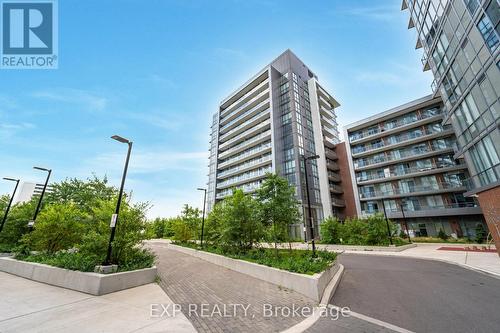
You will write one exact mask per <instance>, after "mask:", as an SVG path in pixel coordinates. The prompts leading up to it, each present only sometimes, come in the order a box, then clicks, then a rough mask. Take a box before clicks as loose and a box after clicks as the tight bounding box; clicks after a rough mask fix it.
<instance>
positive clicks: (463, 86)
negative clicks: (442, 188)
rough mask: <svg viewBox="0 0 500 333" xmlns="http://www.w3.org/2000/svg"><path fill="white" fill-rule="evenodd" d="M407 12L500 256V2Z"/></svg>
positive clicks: (419, 6)
mask: <svg viewBox="0 0 500 333" xmlns="http://www.w3.org/2000/svg"><path fill="white" fill-rule="evenodd" d="M402 9H403V10H405V9H408V11H409V13H410V20H409V25H408V27H409V28H413V27H415V28H416V31H417V44H416V48H423V51H424V55H423V58H422V63H423V68H424V70H428V69H431V70H432V72H433V74H434V78H435V79H434V82H433V84H432V88H433V90H434V92H435V93H438V92H439V93H440V94H441V96H442V97H443V100H444V112H445V116H444V124H451V125H452V126H453V129H454V131H455V133H456V137H457V143H458V144H457V145H456V147H455V157H463V158H464V159H465V161H466V163H467V165H468V167H469V171H470V173H471V177H470V179H469V181H468V186H469V187H468V191H467V193H465V195H466V196H470V195H472V196H477V197H478V198H479V203H480V204H481V208H482V210H483V213H484V216H485V218H486V222H487V224H488V227H489V230H490V232H491V234H492V236H493V238H494V239H495V243H496V246H497V249H498V250H499V253H500V187H499V185H500V158H499V156H500V130H499V124H500V63H499V60H500V56H499V54H500V38H499V36H500V32H499V29H500V27H499V21H500V9H499V0H403V4H402Z"/></svg>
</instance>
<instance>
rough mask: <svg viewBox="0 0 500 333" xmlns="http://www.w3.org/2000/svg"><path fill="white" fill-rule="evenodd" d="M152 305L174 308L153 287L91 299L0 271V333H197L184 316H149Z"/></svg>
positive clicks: (159, 290)
mask: <svg viewBox="0 0 500 333" xmlns="http://www.w3.org/2000/svg"><path fill="white" fill-rule="evenodd" d="M151 304H155V305H156V304H158V305H159V304H162V305H163V306H164V307H168V306H169V305H172V301H171V300H170V298H169V297H168V296H167V295H166V294H165V293H164V292H163V290H161V288H160V287H159V286H158V285H157V284H155V283H151V284H148V285H144V286H140V287H136V288H132V289H127V290H123V291H119V292H116V293H112V294H107V295H104V296H92V295H88V294H84V293H80V292H77V291H73V290H68V289H64V288H59V287H55V286H50V285H47V284H44V283H39V282H35V281H31V280H27V279H24V278H21V277H18V276H15V275H10V274H7V273H3V272H0V332H2V333H10V332H23V333H27V332H47V333H49V332H50V333H57V332H61V333H66V332H79V333H80V332H89V333H94V332H119V333H125V332H130V333H132V332H137V333H148V332H172V333H193V332H195V329H194V327H193V326H192V325H191V323H190V322H189V321H188V320H187V319H186V317H185V316H184V315H183V314H180V313H179V314H177V315H176V316H160V315H159V314H160V313H162V312H163V311H159V312H156V313H154V314H155V316H151ZM160 308H161V306H160Z"/></svg>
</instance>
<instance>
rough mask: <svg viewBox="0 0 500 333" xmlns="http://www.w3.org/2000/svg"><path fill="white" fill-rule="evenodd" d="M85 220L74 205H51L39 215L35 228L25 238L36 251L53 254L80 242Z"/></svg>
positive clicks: (83, 215)
mask: <svg viewBox="0 0 500 333" xmlns="http://www.w3.org/2000/svg"><path fill="white" fill-rule="evenodd" d="M87 220H88V217H87V216H86V215H85V214H84V213H83V212H82V211H81V210H79V209H78V208H77V207H76V205H75V204H72V203H67V204H52V205H50V206H48V207H47V208H46V209H45V210H43V211H42V212H41V213H40V215H39V216H38V218H37V222H36V227H35V228H34V230H33V232H32V233H30V234H29V237H25V238H26V239H29V243H30V244H31V248H32V249H33V250H36V251H46V252H48V253H54V252H57V251H59V250H63V249H69V248H71V247H73V246H74V245H75V244H78V243H80V242H81V240H82V235H83V234H84V233H85V229H86V225H85V224H86V222H88V221H87Z"/></svg>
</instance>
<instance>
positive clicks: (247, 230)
mask: <svg viewBox="0 0 500 333" xmlns="http://www.w3.org/2000/svg"><path fill="white" fill-rule="evenodd" d="M219 205H222V206H221V208H220V209H221V214H222V220H221V226H220V230H221V234H220V245H221V246H222V247H223V248H225V249H227V250H232V251H235V252H245V251H247V250H249V249H251V248H252V246H253V245H254V244H255V243H257V242H259V241H261V240H262V237H263V234H264V232H263V226H262V223H260V221H259V219H258V217H257V215H256V214H255V212H256V210H257V204H256V202H255V200H254V199H253V198H252V197H251V196H248V195H245V194H244V193H243V191H242V190H234V192H233V194H232V195H231V196H229V197H227V198H225V199H224V201H222V202H221V203H219Z"/></svg>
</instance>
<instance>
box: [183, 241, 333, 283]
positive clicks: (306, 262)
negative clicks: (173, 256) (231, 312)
mask: <svg viewBox="0 0 500 333" xmlns="http://www.w3.org/2000/svg"><path fill="white" fill-rule="evenodd" d="M175 245H180V246H184V247H189V248H192V249H196V250H200V251H206V252H210V253H215V254H219V255H223V256H226V257H229V258H233V259H239V260H245V261H249V262H253V263H256V264H260V265H265V266H269V267H274V268H277V269H282V270H285V271H289V272H294V273H300V274H307V275H313V274H316V273H321V272H323V271H324V270H326V269H327V268H329V267H330V266H331V265H332V264H333V263H334V262H335V258H336V257H337V254H336V253H334V252H327V251H316V257H313V255H312V251H310V250H295V249H294V250H289V249H278V250H276V249H273V248H263V247H261V248H253V249H251V250H249V251H246V252H243V253H231V252H227V251H224V250H222V249H220V248H217V247H214V246H205V247H203V248H200V245H199V244H197V243H192V242H185V243H175Z"/></svg>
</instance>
